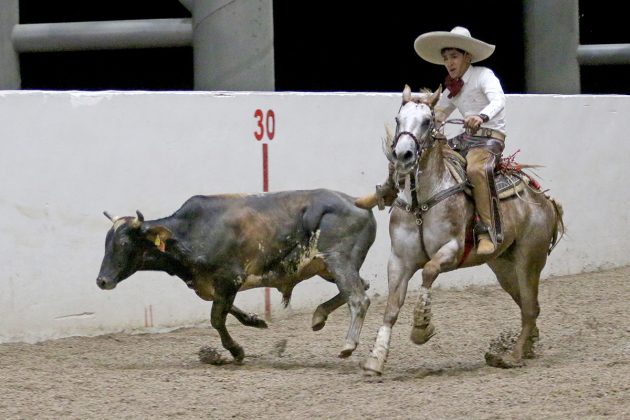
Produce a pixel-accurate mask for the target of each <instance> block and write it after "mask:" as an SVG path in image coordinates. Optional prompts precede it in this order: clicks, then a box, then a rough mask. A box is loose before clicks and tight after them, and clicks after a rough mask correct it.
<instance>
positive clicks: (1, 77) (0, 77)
mask: <svg viewBox="0 0 630 420" xmlns="http://www.w3.org/2000/svg"><path fill="white" fill-rule="evenodd" d="M19 22H20V8H19V1H18V0H2V1H0V89H2V90H16V89H20V86H21V84H22V83H21V79H20V60H19V56H18V54H17V53H16V52H15V50H14V49H13V42H12V41H11V31H12V30H13V27H14V26H15V25H17V24H18V23H19Z"/></svg>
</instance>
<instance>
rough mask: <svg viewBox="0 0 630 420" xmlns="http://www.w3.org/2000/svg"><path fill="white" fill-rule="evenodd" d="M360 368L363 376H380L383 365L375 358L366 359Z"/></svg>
mask: <svg viewBox="0 0 630 420" xmlns="http://www.w3.org/2000/svg"><path fill="white" fill-rule="evenodd" d="M360 366H361V369H363V374H364V375H365V376H381V375H382V374H383V364H382V363H381V362H379V361H378V359H376V358H375V357H371V356H370V357H368V358H367V359H365V362H363V363H362V364H361V365H360Z"/></svg>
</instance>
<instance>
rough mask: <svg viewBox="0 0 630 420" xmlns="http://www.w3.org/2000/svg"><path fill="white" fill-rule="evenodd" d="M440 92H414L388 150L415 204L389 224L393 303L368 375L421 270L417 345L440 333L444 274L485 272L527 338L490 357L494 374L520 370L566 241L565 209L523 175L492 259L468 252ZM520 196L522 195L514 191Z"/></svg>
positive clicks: (507, 205) (460, 188)
mask: <svg viewBox="0 0 630 420" xmlns="http://www.w3.org/2000/svg"><path fill="white" fill-rule="evenodd" d="M440 94H441V89H439V90H438V91H436V92H433V93H432V92H426V93H423V94H421V95H419V96H413V97H412V95H411V90H410V89H409V87H408V86H406V87H405V90H404V91H403V101H402V106H401V108H400V111H399V113H398V115H397V117H396V122H397V128H396V133H395V134H394V135H393V136H389V138H388V141H387V142H386V143H385V147H384V149H385V154H386V155H387V157H388V159H389V160H390V162H392V163H393V165H394V167H395V170H396V173H397V175H398V176H399V177H405V176H408V175H409V179H410V183H411V184H412V186H413V185H415V188H412V189H413V191H411V192H410V191H409V190H408V191H407V194H408V195H410V196H411V200H410V201H411V203H408V202H405V201H403V200H400V199H399V200H397V202H396V203H395V204H394V206H393V207H392V213H391V217H390V223H389V234H390V239H391V253H390V256H389V261H388V265H387V276H388V284H389V295H388V299H387V307H386V309H385V314H384V317H383V325H382V326H381V327H380V329H379V331H378V334H377V337H376V342H375V344H374V347H373V349H372V352H371V353H370V355H369V356H368V357H367V359H366V361H365V362H364V363H363V369H364V370H365V371H366V373H368V374H379V375H380V374H381V373H382V371H383V367H384V365H385V362H386V360H387V356H388V352H389V343H390V338H391V330H392V327H393V326H394V324H395V323H396V320H397V318H398V314H399V312H400V308H401V307H402V305H403V303H404V301H405V296H406V294H407V285H408V282H409V280H410V279H411V277H412V276H413V275H414V273H416V272H417V271H418V270H420V269H422V286H421V288H420V295H419V299H418V302H417V304H416V307H415V309H414V312H413V327H412V332H411V340H412V341H413V342H414V343H416V344H424V343H426V342H427V341H428V340H429V339H430V338H431V337H432V336H433V335H434V333H435V329H434V326H433V324H432V323H431V286H432V285H433V282H434V281H435V280H436V278H437V276H438V275H439V274H440V273H443V272H448V271H452V270H456V269H458V268H463V267H471V266H477V265H481V264H487V265H488V266H489V267H490V268H491V269H492V271H493V272H494V273H495V275H496V277H497V280H498V281H499V284H500V285H501V287H502V288H503V289H504V290H505V291H506V292H508V293H509V294H510V296H511V297H512V299H514V301H515V302H516V304H517V305H518V306H519V308H520V310H521V326H522V328H521V332H520V335H519V337H518V339H517V340H516V343H515V344H514V346H513V348H512V349H511V351H510V352H507V353H505V354H490V353H488V354H486V362H487V363H488V364H489V365H491V366H497V367H514V366H520V365H522V362H523V359H524V358H527V357H530V356H531V355H532V354H533V353H532V344H533V341H534V339H535V338H537V336H538V329H537V327H536V318H537V317H538V314H539V312H540V307H539V304H538V283H539V280H540V273H541V271H542V269H543V267H544V266H545V263H546V261H547V256H548V254H549V253H550V252H551V249H553V247H554V246H555V245H556V243H557V242H558V240H559V239H558V238H559V236H561V235H562V234H563V233H564V225H563V222H562V207H561V206H560V204H559V203H557V202H556V201H555V200H553V199H552V198H551V197H549V196H548V195H546V194H544V193H543V192H542V191H540V190H539V189H537V188H535V187H533V186H531V185H529V184H528V182H527V181H529V180H528V178H527V177H526V176H525V174H524V173H523V172H522V171H521V172H519V173H517V175H520V176H521V178H520V179H519V181H520V183H521V184H523V185H522V188H521V190H520V192H517V193H515V194H513V195H512V196H511V197H510V198H505V199H503V200H502V201H501V202H500V211H501V217H502V223H503V234H504V238H503V241H502V243H501V244H500V246H499V247H498V248H497V250H496V252H495V253H494V254H492V255H485V256H480V255H477V254H476V252H475V249H474V248H471V246H470V242H471V241H470V240H467V236H468V238H469V239H470V230H471V229H470V228H471V226H472V224H473V222H474V214H475V209H474V205H473V201H472V200H470V199H469V197H467V194H466V191H465V190H466V188H467V184H466V182H465V179H464V180H462V179H461V178H460V179H458V177H457V176H456V174H455V172H454V171H452V170H451V169H452V167H453V165H452V163H453V154H454V153H453V152H452V151H451V150H450V149H449V147H448V146H447V145H446V142H445V141H444V140H445V139H440V136H437V135H436V134H437V132H436V130H435V121H434V117H433V106H434V105H435V103H436V102H437V99H438V98H439V95H440ZM514 191H515V192H516V191H517V189H516V187H515V188H514Z"/></svg>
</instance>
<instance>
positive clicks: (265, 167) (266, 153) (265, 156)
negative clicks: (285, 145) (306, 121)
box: [262, 143, 271, 321]
mask: <svg viewBox="0 0 630 420" xmlns="http://www.w3.org/2000/svg"><path fill="white" fill-rule="evenodd" d="M262 154H263V192H268V191H269V151H268V148H267V143H263V145H262ZM265 319H266V320H267V321H270V320H271V291H270V290H269V288H268V287H265Z"/></svg>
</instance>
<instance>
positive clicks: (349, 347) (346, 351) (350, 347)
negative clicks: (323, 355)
mask: <svg viewBox="0 0 630 420" xmlns="http://www.w3.org/2000/svg"><path fill="white" fill-rule="evenodd" d="M356 348H357V345H356V344H351V343H346V345H345V346H344V347H343V349H342V350H341V352H340V353H339V358H340V359H345V358H347V357H350V355H352V352H353V351H354V349H356Z"/></svg>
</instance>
